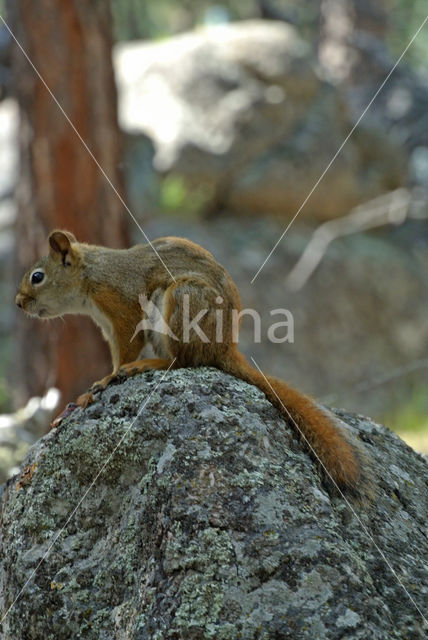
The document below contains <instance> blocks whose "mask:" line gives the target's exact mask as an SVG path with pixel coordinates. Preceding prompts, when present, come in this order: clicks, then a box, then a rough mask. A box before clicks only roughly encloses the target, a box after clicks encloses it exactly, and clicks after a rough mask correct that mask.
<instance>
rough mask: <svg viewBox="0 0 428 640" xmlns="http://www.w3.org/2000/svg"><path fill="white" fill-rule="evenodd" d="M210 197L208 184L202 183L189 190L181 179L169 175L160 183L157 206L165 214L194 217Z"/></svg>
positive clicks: (210, 189)
mask: <svg viewBox="0 0 428 640" xmlns="http://www.w3.org/2000/svg"><path fill="white" fill-rule="evenodd" d="M212 196H213V193H212V188H211V187H210V185H209V184H207V183H206V184H204V183H202V184H200V185H198V186H197V187H194V188H190V187H189V186H188V185H187V184H186V182H185V180H184V179H183V178H182V177H180V176H176V175H170V176H167V177H166V178H164V180H163V181H162V184H161V188H160V198H159V204H160V208H161V209H162V210H163V211H165V212H166V213H175V212H177V213H180V214H184V215H186V216H189V215H190V216H194V215H197V214H198V213H200V212H201V211H202V210H203V209H204V207H205V206H206V205H207V203H208V202H209V201H210V200H211V198H212Z"/></svg>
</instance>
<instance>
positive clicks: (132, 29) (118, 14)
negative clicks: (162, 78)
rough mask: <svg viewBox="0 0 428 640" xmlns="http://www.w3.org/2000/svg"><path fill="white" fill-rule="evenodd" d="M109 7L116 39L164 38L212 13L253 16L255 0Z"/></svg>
mask: <svg viewBox="0 0 428 640" xmlns="http://www.w3.org/2000/svg"><path fill="white" fill-rule="evenodd" d="M0 1H1V0H0ZM111 6H112V13H113V20H114V32H115V39H116V40H117V41H120V40H136V39H157V38H165V37H168V36H171V35H174V34H175V33H180V32H183V31H187V30H190V29H193V28H194V27H195V26H197V25H199V24H203V23H204V22H206V21H208V20H210V17H212V16H213V15H214V13H216V14H223V15H224V17H225V18H226V19H229V20H243V19H245V18H254V17H256V16H257V3H256V2H255V0H245V2H243V0H223V1H222V2H212V1H210V0H182V1H181V2H174V0H111Z"/></svg>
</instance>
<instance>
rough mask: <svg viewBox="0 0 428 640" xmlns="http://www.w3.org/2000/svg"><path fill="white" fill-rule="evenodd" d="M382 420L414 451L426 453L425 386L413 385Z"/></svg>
mask: <svg viewBox="0 0 428 640" xmlns="http://www.w3.org/2000/svg"><path fill="white" fill-rule="evenodd" d="M382 422H384V423H385V424H387V425H388V427H390V428H391V429H393V431H395V432H396V433H397V434H398V435H399V436H400V438H402V439H403V440H404V441H405V442H407V444H409V445H410V446H411V447H413V448H414V449H416V451H425V452H426V453H428V396H427V391H426V386H424V385H421V386H418V387H415V388H414V389H413V391H412V393H411V394H410V395H409V396H408V397H407V398H406V399H405V400H403V401H402V402H401V403H400V404H399V405H398V407H396V408H395V409H394V410H391V411H390V412H389V413H388V414H387V415H386V416H385V417H384V418H383V419H382Z"/></svg>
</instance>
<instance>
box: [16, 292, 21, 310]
mask: <svg viewBox="0 0 428 640" xmlns="http://www.w3.org/2000/svg"><path fill="white" fill-rule="evenodd" d="M15 303H16V305H17V306H18V307H19V308H20V309H22V295H21V294H20V293H17V294H16V297H15Z"/></svg>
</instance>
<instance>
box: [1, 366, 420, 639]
mask: <svg viewBox="0 0 428 640" xmlns="http://www.w3.org/2000/svg"><path fill="white" fill-rule="evenodd" d="M337 415H338V416H339V417H340V418H341V419H342V420H344V421H345V422H346V423H347V424H348V427H349V429H350V430H351V431H353V432H354V434H355V436H356V437H358V438H359V439H360V440H361V441H363V442H364V444H365V446H366V447H367V449H368V450H369V453H370V456H371V457H372V459H373V460H374V462H375V465H376V468H377V470H378V472H379V473H378V475H379V488H378V495H377V499H376V502H375V503H374V504H372V505H370V504H365V505H361V504H354V503H350V504H351V506H352V510H351V509H350V506H349V505H348V504H347V502H346V501H344V499H343V498H342V497H341V496H339V495H337V494H335V493H334V492H333V491H331V490H330V488H329V487H328V486H326V484H325V482H324V481H323V479H322V477H321V475H320V474H319V472H318V470H317V468H316V466H315V465H314V464H313V462H312V461H311V459H310V458H309V456H308V455H307V453H306V452H305V451H304V448H303V446H302V445H301V444H300V443H299V442H298V441H297V440H296V438H295V436H294V434H293V432H292V430H291V429H290V428H289V426H288V425H287V424H286V423H285V422H284V421H283V419H282V418H281V416H280V415H279V413H278V412H277V410H276V409H275V408H274V407H273V406H272V405H271V404H270V403H269V402H268V401H267V400H266V398H265V397H264V395H263V394H262V393H261V392H260V391H259V390H258V389H257V388H255V387H252V386H250V385H248V384H246V383H244V382H242V381H240V380H236V379H235V378H233V377H231V376H228V375H226V374H224V373H222V372H220V371H217V370H215V369H210V368H201V369H182V370H177V371H171V372H168V373H164V372H148V373H146V374H144V375H139V376H135V377H134V378H131V379H129V380H126V381H125V382H122V383H118V384H113V385H111V386H110V387H108V389H107V390H106V391H105V392H104V393H102V394H101V395H100V396H99V399H98V400H97V402H96V403H95V404H93V405H91V406H90V407H89V408H88V409H87V410H85V411H82V410H77V411H76V412H74V414H72V415H71V416H70V417H69V418H67V419H66V420H65V421H64V422H63V424H62V425H61V426H60V427H59V428H58V429H56V430H54V431H52V432H51V433H49V434H48V435H47V436H45V437H44V438H42V439H41V440H40V441H39V442H37V443H36V444H35V445H34V446H33V447H32V449H31V450H30V452H29V454H28V456H27V459H26V460H25V462H24V465H23V467H24V466H28V465H30V467H32V465H34V464H35V463H37V465H36V466H35V467H34V470H33V473H32V475H31V478H30V479H29V480H28V482H26V483H25V484H22V485H21V486H19V487H18V489H16V487H17V485H18V483H19V476H17V477H15V478H13V479H12V480H11V481H9V482H8V483H7V485H4V486H3V523H2V543H1V544H2V566H1V570H0V581H1V590H0V593H1V611H2V615H4V614H5V613H6V612H7V611H8V609H9V607H10V606H11V605H12V603H13V602H14V600H15V599H16V598H17V600H16V602H15V604H14V605H13V607H12V608H11V609H10V611H9V612H8V613H7V616H6V618H5V619H4V621H3V626H2V634H1V636H0V637H1V638H2V639H4V640H16V639H17V638H19V639H20V640H21V639H22V640H40V639H41V638H43V639H44V640H54V639H55V640H63V639H64V640H65V639H66V638H73V639H74V638H88V639H92V638H93V639H94V640H95V639H96V640H107V639H108V640H110V639H113V638H114V639H118V640H122V639H123V640H125V639H132V640H137V639H138V640H143V639H144V640H145V639H151V640H163V639H165V640H167V639H174V640H178V639H184V638H186V639H208V638H212V639H215V640H235V639H238V638H242V639H243V640H253V639H258V640H271V639H274V638H275V639H282V638H284V639H286V638H293V640H300V639H308V640H309V639H310V640H313V639H314V638H317V639H320V640H322V639H323V638H328V639H335V638H337V639H339V638H347V639H354V638H355V639H357V638H361V639H366V638H373V639H379V640H380V639H384V638H388V639H394V638H397V639H398V638H400V639H402V638H409V640H410V638H412V639H413V638H422V637H423V634H424V630H423V625H422V617H421V615H420V613H419V612H418V610H417V607H418V608H419V609H421V610H422V608H423V603H424V599H426V595H427V587H426V581H425V582H424V579H425V580H426V575H425V578H424V572H423V566H422V564H423V563H422V562H421V559H422V558H423V557H424V555H425V557H426V552H427V547H426V537H425V536H424V530H425V523H426V515H427V494H428V492H427V491H426V477H427V476H426V462H425V461H424V460H423V458H422V457H421V456H419V455H418V454H416V453H415V452H414V451H412V450H411V449H410V448H409V447H407V446H406V445H405V444H404V443H403V442H402V441H401V440H400V439H399V438H398V437H397V436H395V435H394V434H392V433H391V432H389V431H388V430H387V429H385V428H384V427H382V426H380V425H377V424H375V423H373V422H372V421H370V420H369V419H367V418H364V417H362V416H355V415H349V414H345V413H343V412H337ZM104 465H105V466H104ZM94 480H95V482H94ZM76 507H77V508H76ZM365 528H366V529H367V531H368V532H369V534H370V535H367V532H366V530H365ZM54 541H55V542H54ZM53 542H54V544H53V546H52V547H51V545H52V543H53ZM374 543H375V544H374ZM50 547H51V548H50ZM49 549H50V550H49ZM379 549H380V550H382V552H383V553H384V555H385V557H386V558H387V560H388V561H389V563H390V565H391V566H392V568H393V569H394V571H395V572H396V575H394V573H393V572H392V571H391V568H390V567H388V565H387V564H386V563H385V560H384V558H383V557H382V556H381V555H380V553H379ZM48 550H49V553H48V554H47V555H46V557H45V554H46V552H47V551H48ZM42 558H43V562H42V563H41V564H40V566H38V565H39V562H40V560H42ZM36 568H37V571H36V572H35V574H34V575H32V573H33V571H34V570H35V569H36ZM29 578H31V579H30V580H29V582H28V584H27V585H26V586H25V589H24V591H23V592H22V593H21V594H20V590H21V588H22V587H23V586H24V585H25V583H26V581H27V580H28V579H29ZM397 578H399V579H400V581H401V584H400V583H399V581H398V579H397ZM405 590H406V591H407V592H408V594H409V595H410V596H411V598H412V599H413V601H414V603H413V602H412V601H411V600H410V598H409V595H408V594H406V591H405ZM415 605H416V606H415Z"/></svg>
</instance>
